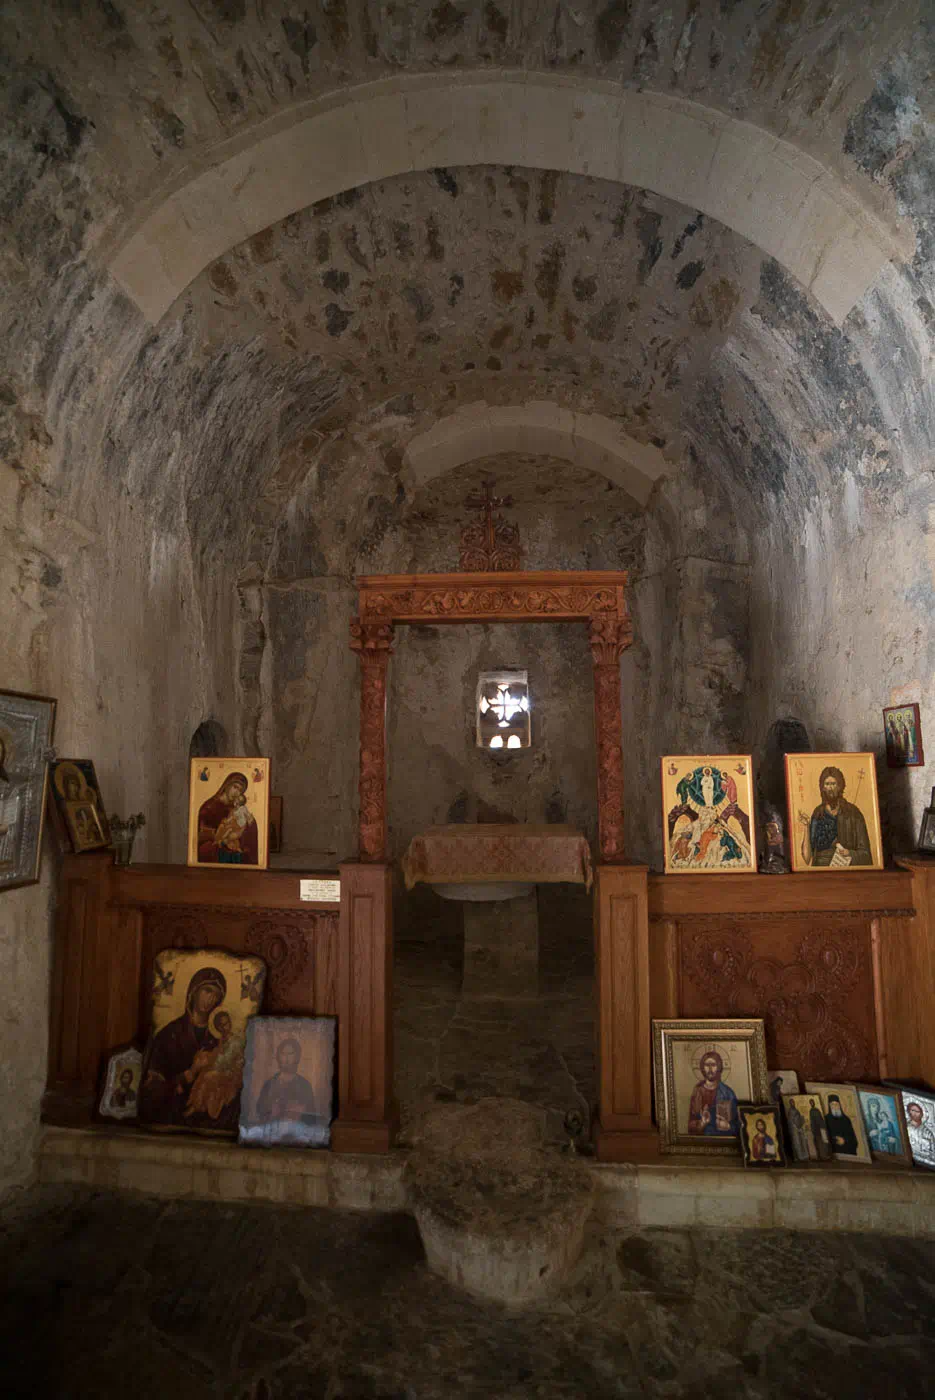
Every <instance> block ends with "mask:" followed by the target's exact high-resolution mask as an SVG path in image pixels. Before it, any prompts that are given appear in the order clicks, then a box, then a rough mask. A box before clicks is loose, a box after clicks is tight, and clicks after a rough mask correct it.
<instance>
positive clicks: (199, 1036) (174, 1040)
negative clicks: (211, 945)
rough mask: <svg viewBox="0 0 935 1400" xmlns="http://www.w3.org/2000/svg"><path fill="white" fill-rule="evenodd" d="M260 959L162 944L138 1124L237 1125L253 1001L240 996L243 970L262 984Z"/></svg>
mask: <svg viewBox="0 0 935 1400" xmlns="http://www.w3.org/2000/svg"><path fill="white" fill-rule="evenodd" d="M265 970H266V969H265V964H264V963H263V961H262V959H260V958H256V957H248V956H246V955H243V956H235V955H233V954H231V953H225V952H222V951H221V950H220V949H194V950H191V951H190V950H188V949H184V950H183V949H176V948H167V949H163V950H162V952H160V953H159V954H158V956H157V958H156V959H155V966H154V973H153V1003H152V1007H153V1012H152V1014H153V1029H152V1033H151V1035H150V1038H149V1042H148V1044H147V1046H146V1052H145V1055H144V1058H143V1069H142V1081H141V1085H140V1094H139V1116H140V1120H141V1122H144V1123H148V1124H150V1125H151V1126H152V1127H158V1128H167V1129H176V1130H178V1129H183V1130H184V1129H187V1130H190V1131H194V1132H202V1133H211V1134H214V1133H228V1134H234V1133H236V1131H237V1124H238V1121H239V1117H240V1091H241V1086H242V1083H243V1069H244V1050H245V1045H246V1029H247V1024H248V1022H249V1020H250V1019H251V1017H252V1016H253V1015H254V1014H255V1012H256V1009H257V1004H258V1003H257V1002H256V1001H253V1000H252V999H250V998H247V999H244V998H243V997H241V995H240V988H241V979H242V977H243V976H244V974H245V972H246V973H247V974H249V975H250V976H251V977H255V978H257V979H258V985H260V986H261V987H262V982H263V980H264V978H265Z"/></svg>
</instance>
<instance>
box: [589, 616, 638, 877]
mask: <svg viewBox="0 0 935 1400" xmlns="http://www.w3.org/2000/svg"><path fill="white" fill-rule="evenodd" d="M588 632H589V635H590V639H591V656H592V659H593V661H594V735H595V739H596V741H597V822H598V844H599V846H600V858H601V861H602V862H605V863H614V862H617V861H621V860H623V717H622V714H621V709H620V658H621V656H622V655H623V653H624V652H625V651H626V649H627V647H628V646H629V645H630V643H631V642H632V640H633V629H632V626H631V624H630V620H629V618H628V617H592V618H591V619H590V622H589V624H588Z"/></svg>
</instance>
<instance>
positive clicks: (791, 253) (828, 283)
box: [109, 71, 914, 324]
mask: <svg viewBox="0 0 935 1400" xmlns="http://www.w3.org/2000/svg"><path fill="white" fill-rule="evenodd" d="M468 164H470V165H477V164H491V165H519V166H525V167H530V168H533V169H554V170H563V171H567V172H569V173H573V174H582V175H591V176H596V177H598V178H600V179H605V180H614V181H617V182H620V183H622V184H627V185H636V186H640V187H643V188H646V189H650V190H652V191H654V192H655V193H657V194H660V195H664V196H665V197H667V198H669V199H674V200H677V201H678V202H680V203H682V204H686V205H688V206H689V207H690V208H693V209H700V210H702V211H703V212H704V213H706V214H708V215H710V216H711V217H712V218H716V219H718V220H720V222H722V223H723V224H726V225H727V226H729V227H730V228H732V229H734V230H735V231H736V232H737V233H739V234H741V235H742V236H743V237H744V238H747V239H749V240H750V241H751V242H753V243H755V244H756V245H757V246H758V247H760V248H762V249H763V251H764V252H766V253H768V254H770V255H771V256H773V257H775V258H776V259H777V260H778V261H779V262H780V263H782V264H783V265H784V266H785V267H786V268H787V269H788V270H789V271H790V272H791V273H792V274H793V276H795V277H796V278H797V279H798V281H799V282H801V283H802V284H803V285H804V286H805V287H807V288H808V289H809V291H811V292H812V294H813V295H814V296H815V298H816V300H817V301H818V302H819V303H820V304H821V305H822V306H823V307H824V309H825V310H826V311H827V312H828V314H829V316H831V317H832V319H833V320H834V321H836V322H837V323H838V324H840V323H841V322H842V321H843V320H844V318H845V317H846V316H847V314H848V312H849V311H850V310H851V308H852V307H853V305H854V304H855V302H856V301H857V300H858V299H859V298H860V297H861V296H862V295H863V293H864V292H865V291H866V290H867V288H868V287H869V286H870V285H871V284H872V283H873V281H874V280H875V279H876V277H877V274H878V273H879V271H880V269H881V268H882V267H883V265H884V264H885V263H887V262H888V261H889V260H890V259H891V258H893V257H906V256H908V255H910V254H911V252H912V250H913V247H914V240H913V239H912V238H911V237H910V236H908V235H907V234H906V233H905V232H904V231H902V230H901V229H899V228H897V227H896V226H895V224H893V223H892V222H891V221H890V222H888V221H887V220H886V219H884V218H883V217H882V215H881V214H880V212H879V211H878V210H876V209H875V208H873V207H872V205H871V203H870V198H871V196H870V192H869V190H862V192H861V195H860V197H858V196H857V195H856V194H855V193H854V192H853V191H852V190H851V189H850V188H849V187H848V186H847V185H846V184H845V183H844V182H843V181H842V180H841V179H840V178H839V177H838V176H836V175H835V174H833V173H832V172H831V171H830V170H828V169H827V168H826V167H824V166H822V165H821V164H819V162H818V161H816V160H814V159H813V158H812V157H811V156H809V155H807V154H806V153H805V152H804V151H803V150H801V149H800V148H798V147H796V146H794V145H792V144H791V143H790V142H788V141H784V140H781V139H780V138H779V137H777V136H774V135H772V134H771V133H770V132H767V131H765V130H764V129H763V128H761V127H758V126H754V125H753V124H752V123H750V122H743V121H739V120H738V119H737V118H735V117H731V116H729V115H727V114H726V113H724V112H720V111H717V110H715V109H714V108H711V107H706V106H703V105H701V104H700V103H697V102H690V101H688V100H686V99H683V98H677V97H672V96H669V95H666V94H663V93H658V92H646V91H638V90H635V89H630V88H627V89H621V88H620V87H619V85H618V84H616V83H611V82H602V81H598V80H596V79H591V78H575V77H568V76H563V75H559V74H543V73H527V72H522V71H506V72H501V73H499V74H498V75H497V76H496V77H495V78H491V77H490V76H489V75H488V74H486V73H479V72H475V73H458V74H451V73H438V74H429V73H426V74H416V75H408V76H405V77H398V78H392V79H387V80H381V81H377V82H373V83H364V84H360V85H359V86H357V87H354V88H350V89H348V90H343V91H340V92H335V93H332V94H330V95H329V96H326V97H324V98H321V99H319V100H317V101H315V102H311V103H305V104H301V105H299V106H297V107H294V108H291V109H290V110H289V111H288V112H285V113H280V114H278V115H277V116H276V117H274V118H271V119H270V120H269V121H267V122H264V123H263V124H261V125H260V126H259V127H256V128H253V129H252V130H251V131H250V132H249V133H246V134H244V135H241V136H238V137H236V138H233V139H232V140H230V141H228V142H225V143H223V144H221V145H219V146H216V147H215V148H214V149H213V150H212V151H211V152H210V153H209V155H208V156H207V157H206V158H205V160H204V161H203V162H202V167H201V169H200V170H199V171H198V172H197V173H194V174H192V175H190V177H189V178H188V179H187V180H186V181H185V182H184V183H181V184H179V185H176V186H175V187H174V188H171V189H163V190H162V191H160V192H157V193H156V194H155V195H154V196H153V197H152V199H151V200H150V201H148V203H147V205H146V206H144V208H143V209H142V210H141V211H140V214H139V216H138V220H137V223H136V226H135V228H134V229H133V230H132V231H131V232H130V233H129V234H128V236H126V237H125V238H124V239H123V240H122V242H121V243H120V244H119V246H118V247H117V248H116V250H115V251H114V252H113V254H112V256H111V257H110V260H109V267H110V270H111V272H112V273H113V275H114V277H115V278H116V280H117V282H118V283H119V284H120V286H121V287H122V288H123V290H124V291H125V292H126V293H127V294H128V295H129V296H130V297H132V299H133V300H134V301H135V302H136V304H137V305H138V306H139V307H140V309H141V310H142V312H143V313H144V315H145V316H147V317H148V319H149V320H150V321H152V322H156V321H158V320H159V319H160V318H161V317H162V315H163V314H164V313H165V311H166V310H167V309H168V307H169V306H171V304H172V303H173V301H174V300H175V299H176V297H177V296H178V295H179V294H180V293H181V292H182V291H183V290H184V289H185V287H187V286H188V284H189V283H190V282H191V281H192V280H193V279H194V278H195V277H197V275H198V273H199V272H201V271H202V269H203V268H204V267H206V266H207V265H208V263H210V262H212V261H213V260H214V259H215V258H217V257H220V256H221V255H222V254H223V253H224V252H226V251H227V249H228V248H230V247H233V246H234V245H235V244H237V243H240V242H242V241H243V240H244V239H246V238H249V237H251V236H252V235H253V234H255V233H258V232H259V231H260V230H261V229H263V228H266V227H268V226H269V225H270V224H272V223H276V222H277V221H279V220H280V219H283V218H286V217H287V216H288V215H289V214H292V213H294V212H295V211H296V210H297V209H303V208H306V207H307V206H308V205H309V204H312V203H314V202H316V201H317V200H321V199H325V198H328V197H330V196H333V195H336V194H339V193H341V192H342V191H344V190H347V189H351V188H354V187H356V186H359V185H363V184H368V183H370V182H372V181H375V180H382V179H386V178H388V177H390V176H393V175H400V174H405V173H408V172H410V171H415V170H426V169H432V168H436V167H456V166H459V165H468Z"/></svg>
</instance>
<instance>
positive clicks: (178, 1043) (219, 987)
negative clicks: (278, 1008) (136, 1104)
mask: <svg viewBox="0 0 935 1400" xmlns="http://www.w3.org/2000/svg"><path fill="white" fill-rule="evenodd" d="M226 995H227V980H226V978H225V977H224V974H223V973H222V972H219V971H218V969H217V968H216V967H201V968H199V969H198V971H197V972H196V973H195V974H194V976H193V977H192V979H191V981H190V982H189V984H188V993H187V995H186V997H185V1010H184V1012H183V1013H182V1015H181V1016H177V1017H176V1018H175V1020H174V1021H170V1022H169V1024H168V1025H166V1026H163V1028H162V1030H160V1031H157V1032H156V1034H155V1035H154V1036H153V1038H152V1040H151V1042H150V1044H149V1048H148V1050H147V1052H146V1058H145V1060H144V1061H143V1082H142V1085H141V1087H140V1118H141V1119H142V1120H143V1121H144V1122H148V1123H155V1124H159V1125H162V1126H164V1127H186V1128H210V1129H214V1130H215V1131H218V1132H230V1131H231V1130H232V1129H236V1127H237V1119H238V1117H239V1114H240V1095H239V1093H235V1094H233V1095H232V1096H231V1097H230V1098H229V1099H228V1101H227V1102H226V1103H225V1104H224V1105H223V1106H222V1107H221V1109H220V1112H219V1113H218V1114H217V1116H216V1117H214V1116H212V1115H211V1113H210V1112H208V1111H206V1109H207V1106H206V1105H202V1104H200V1103H196V1105H195V1106H194V1107H195V1111H193V1112H189V1111H188V1110H189V1108H190V1104H189V1099H190V1096H191V1092H192V1086H193V1084H194V1083H195V1081H196V1079H197V1078H198V1074H199V1070H200V1068H201V1064H202V1062H203V1061H204V1059H205V1055H204V1053H203V1052H205V1051H213V1050H216V1049H217V1048H218V1046H219V1044H220V1043H221V1042H220V1041H219V1040H218V1037H217V1036H216V1035H214V1034H213V1032H212V1030H211V1027H210V1020H211V1016H212V1014H213V1013H214V1012H215V1011H216V1010H217V1008H218V1007H219V1006H220V1005H221V1003H222V1002H223V1000H224V998H225V997H226ZM216 1024H217V1023H216ZM212 1106H214V1105H212Z"/></svg>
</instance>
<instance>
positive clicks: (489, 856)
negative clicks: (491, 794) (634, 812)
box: [402, 822, 593, 890]
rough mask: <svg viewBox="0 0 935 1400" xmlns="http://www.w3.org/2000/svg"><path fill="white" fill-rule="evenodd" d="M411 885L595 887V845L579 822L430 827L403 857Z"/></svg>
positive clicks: (409, 885)
mask: <svg viewBox="0 0 935 1400" xmlns="http://www.w3.org/2000/svg"><path fill="white" fill-rule="evenodd" d="M402 868H403V876H404V878H405V881H406V889H407V890H411V889H412V888H413V886H414V885H417V884H418V883H419V882H420V880H421V881H424V882H425V883H426V884H429V885H446V884H474V885H476V884H485V883H497V884H499V883H501V882H502V881H504V880H509V881H511V882H516V883H523V884H530V885H532V884H537V885H541V884H550V885H552V884H558V883H560V882H564V881H570V882H571V883H573V884H576V885H584V887H585V888H586V889H588V890H589V889H590V888H591V881H592V878H593V877H592V871H591V850H590V847H589V846H588V843H587V841H586V840H585V838H584V836H582V834H581V832H580V831H576V830H575V828H574V827H573V826H561V825H558V824H555V825H552V824H548V825H542V826H529V825H527V824H526V823H524V822H516V823H515V824H510V825H506V824H505V825H502V826H499V825H486V824H484V823H480V824H478V825H476V826H474V825H468V824H467V823H465V824H461V825H456V826H430V827H429V828H428V830H427V831H422V832H420V833H419V835H418V836H414V837H413V838H412V840H411V841H410V842H409V849H408V850H407V851H406V854H405V855H404V856H403V859H402Z"/></svg>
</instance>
